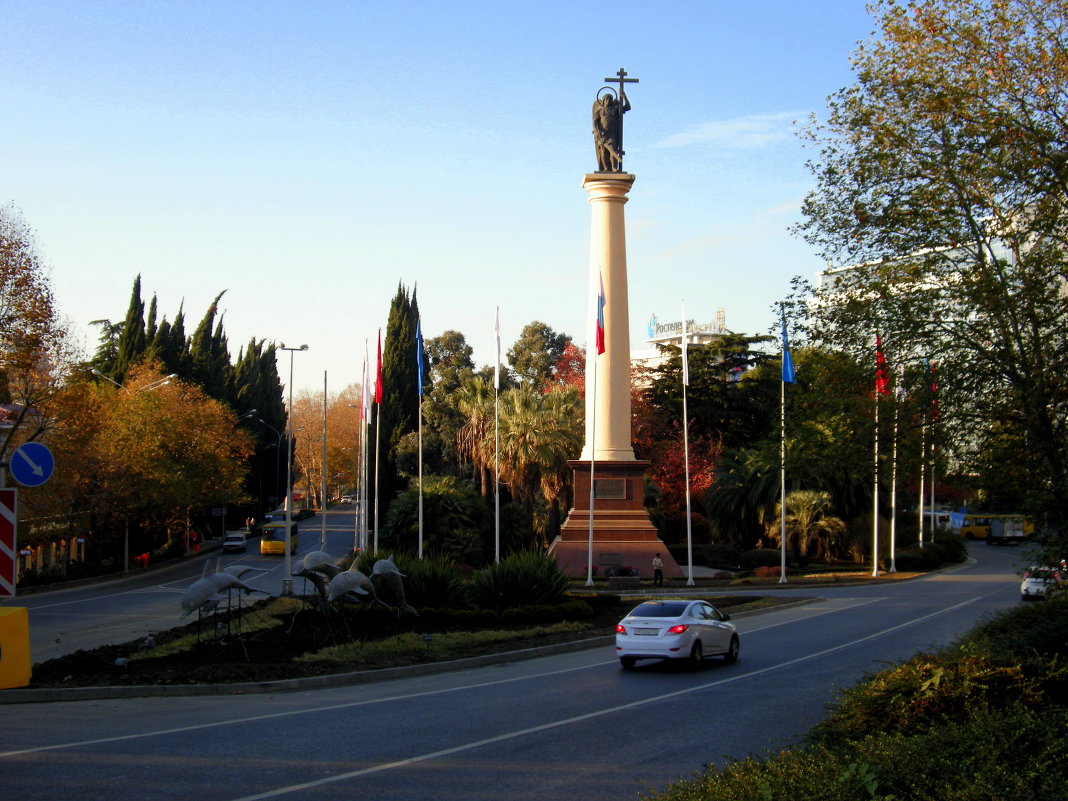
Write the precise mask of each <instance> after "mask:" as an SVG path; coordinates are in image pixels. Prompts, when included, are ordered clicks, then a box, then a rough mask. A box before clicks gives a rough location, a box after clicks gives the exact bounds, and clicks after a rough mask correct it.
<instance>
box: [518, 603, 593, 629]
mask: <svg viewBox="0 0 1068 801" xmlns="http://www.w3.org/2000/svg"><path fill="white" fill-rule="evenodd" d="M589 617H593V607H591V606H590V605H589V604H588V603H586V602H585V601H580V600H578V599H571V600H568V601H564V602H563V603H558V604H538V605H536V606H514V607H510V608H508V609H505V610H503V611H502V612H501V613H500V621H501V622H502V623H505V624H507V625H509V626H517V625H521V624H524V623H546V624H548V623H562V622H564V621H565V620H569V621H577V620H585V619H586V618H589Z"/></svg>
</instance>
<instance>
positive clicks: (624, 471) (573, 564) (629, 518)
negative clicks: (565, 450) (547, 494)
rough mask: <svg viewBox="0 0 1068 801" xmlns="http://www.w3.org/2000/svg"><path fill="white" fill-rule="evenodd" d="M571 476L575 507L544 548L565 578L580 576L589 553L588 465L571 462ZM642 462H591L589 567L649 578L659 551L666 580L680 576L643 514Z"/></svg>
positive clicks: (673, 561) (678, 568) (645, 466)
mask: <svg viewBox="0 0 1068 801" xmlns="http://www.w3.org/2000/svg"><path fill="white" fill-rule="evenodd" d="M568 464H570V465H571V468H572V470H573V471H574V477H575V483H574V487H575V495H574V497H575V506H574V508H573V509H571V510H570V511H569V512H568V515H567V520H566V521H565V522H564V524H563V525H562V526H561V527H560V536H558V537H557V538H556V539H555V540H554V541H553V543H552V544H551V545H550V546H549V553H550V554H552V555H553V556H555V557H556V562H557V564H558V565H559V566H560V569H561V570H563V572H564V573H565V574H566V575H569V576H585V575H586V565H587V563H588V559H589V550H590V463H589V462H585V461H578V460H576V461H571V462H569V463H568ZM648 466H649V462H647V461H637V460H634V461H606V462H595V463H594V470H595V473H596V475H595V476H594V478H595V485H594V486H595V493H594V501H593V565H594V567H596V568H597V574H598V575H601V576H603V575H604V574H605V572H606V571H607V570H608V569H609V568H612V567H634V568H637V569H638V571H639V574H640V575H641V576H644V577H648V578H651V577H652V575H653V565H652V562H653V557H654V556H655V555H656V554H657V553H659V554H660V558H661V559H662V560H663V562H664V576H665V577H666V578H681V577H683V576H684V575H685V574H684V573H683V571H682V569H681V568H680V567H679V566H678V563H676V561H675V559H674V557H673V556H672V555H671V553H670V552H669V551H668V549H667V546H665V545H664V542H663V541H662V540H661V539H660V537H659V535H658V534H657V530H656V527H655V526H654V525H653V523H652V521H651V520H650V519H649V513H648V512H646V511H645V505H644V500H645V470H646V468H648Z"/></svg>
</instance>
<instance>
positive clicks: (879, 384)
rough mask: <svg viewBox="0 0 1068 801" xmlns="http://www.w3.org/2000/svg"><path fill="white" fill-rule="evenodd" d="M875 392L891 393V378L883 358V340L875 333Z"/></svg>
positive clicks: (879, 393) (877, 393) (881, 393)
mask: <svg viewBox="0 0 1068 801" xmlns="http://www.w3.org/2000/svg"><path fill="white" fill-rule="evenodd" d="M875 394H876V395H889V394H890V378H889V377H888V376H887V375H886V359H884V358H883V341H882V339H881V338H880V337H879V335H878V334H876V335H875Z"/></svg>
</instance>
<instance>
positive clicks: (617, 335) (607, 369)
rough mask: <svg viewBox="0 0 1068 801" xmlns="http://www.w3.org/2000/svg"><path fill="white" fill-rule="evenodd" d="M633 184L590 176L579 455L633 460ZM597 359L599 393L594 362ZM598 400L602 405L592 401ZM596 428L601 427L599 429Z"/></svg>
mask: <svg viewBox="0 0 1068 801" xmlns="http://www.w3.org/2000/svg"><path fill="white" fill-rule="evenodd" d="M633 183H634V176H633V175H630V174H628V173H594V174H591V175H587V176H586V178H585V180H584V181H583V183H582V188H583V189H585V190H586V192H587V193H588V194H589V201H590V209H591V217H592V219H591V222H590V288H591V294H592V298H591V301H592V302H591V303H590V309H591V312H590V314H589V315H588V316H589V326H590V328H589V336H588V339H587V342H588V343H590V347H589V349H588V350H587V363H586V443H585V445H584V446H583V448H582V454H581V456H579V459H581V460H584V461H588V460H590V459H591V458H592V459H594V460H595V461H597V462H601V461H633V460H634V448H633V446H632V444H631V430H630V313H629V309H628V304H627V239H626V228H625V225H624V221H623V204H624V203H626V202H627V193H628V192H629V191H630V188H631V186H632V185H633ZM598 273H599V274H600V276H601V279H602V280H603V281H604V292H605V309H604V329H605V332H604V336H605V352H604V353H603V354H601V355H600V356H597V355H596V353H597V349H596V347H594V346H593V343H595V342H596V339H597V315H596V308H597V306H596V303H597V293H598ZM594 361H595V362H596V371H597V386H596V392H594V391H593V389H594V387H593V386H592V379H593V376H592V374H591V372H592V369H593V368H592V366H591V364H590V363H591V362H594ZM595 403H596V406H597V408H596V409H594V407H593V405H594V404H595ZM594 426H596V429H597V430H596V431H594Z"/></svg>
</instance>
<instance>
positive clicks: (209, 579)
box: [180, 563, 267, 617]
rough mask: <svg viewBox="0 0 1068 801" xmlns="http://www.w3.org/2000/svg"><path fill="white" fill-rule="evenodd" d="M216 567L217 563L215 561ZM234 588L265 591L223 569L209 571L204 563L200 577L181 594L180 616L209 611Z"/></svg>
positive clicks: (208, 566)
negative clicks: (199, 610)
mask: <svg viewBox="0 0 1068 801" xmlns="http://www.w3.org/2000/svg"><path fill="white" fill-rule="evenodd" d="M217 567H218V564H217V563H216V568H217ZM234 589H236V590H244V591H245V592H262V593H266V592H267V591H266V590H257V589H256V588H255V587H250V586H248V585H247V584H246V583H245V582H244V581H242V580H241V579H240V578H239V577H237V576H235V575H233V574H232V573H228V572H227V571H225V570H223V571H220V572H211V570H210V565H208V564H205V565H204V572H203V573H202V574H201V577H200V578H199V579H197V580H196V581H194V582H193V583H192V584H190V585H189V589H187V590H186V591H185V593H184V594H183V595H182V614H181V616H180V617H186V616H187V615H190V614H192V613H193V612H195V611H197V610H198V609H201V610H203V611H205V612H210V611H211V610H212V609H214V608H215V607H216V606H218V605H219V603H220V602H222V601H224V600H226V595H225V594H224V593H226V592H228V591H229V590H234Z"/></svg>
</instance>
